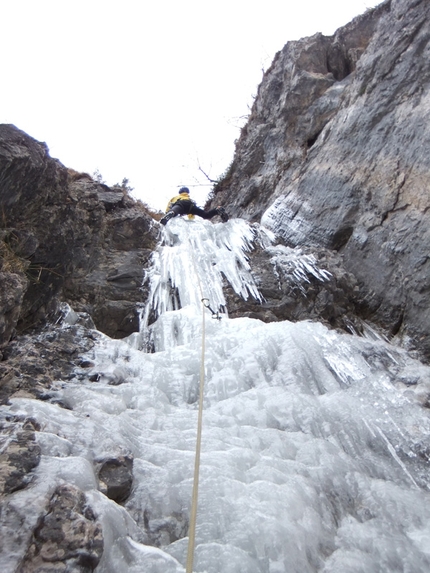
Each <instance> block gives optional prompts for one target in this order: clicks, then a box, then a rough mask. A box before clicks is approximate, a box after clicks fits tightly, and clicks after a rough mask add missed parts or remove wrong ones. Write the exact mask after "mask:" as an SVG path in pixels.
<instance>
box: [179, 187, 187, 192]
mask: <svg viewBox="0 0 430 573" xmlns="http://www.w3.org/2000/svg"><path fill="white" fill-rule="evenodd" d="M179 193H188V194H189V193H190V190H189V189H188V187H181V188H180V189H179Z"/></svg>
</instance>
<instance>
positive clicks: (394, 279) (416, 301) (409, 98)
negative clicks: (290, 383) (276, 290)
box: [212, 0, 430, 358]
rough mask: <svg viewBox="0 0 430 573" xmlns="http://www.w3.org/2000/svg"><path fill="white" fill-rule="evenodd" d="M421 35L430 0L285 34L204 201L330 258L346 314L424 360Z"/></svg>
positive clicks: (429, 238)
mask: <svg viewBox="0 0 430 573" xmlns="http://www.w3.org/2000/svg"><path fill="white" fill-rule="evenodd" d="M429 39H430V6H429V4H428V2H425V1H419V0H418V1H415V0H414V1H411V0H392V1H387V2H384V3H382V4H380V5H379V6H378V7H377V8H376V9H374V10H370V11H368V12H366V13H365V14H364V15H362V16H359V17H358V18H356V19H355V20H353V21H352V22H351V23H350V24H348V25H347V26H345V27H343V28H341V29H340V30H338V31H337V32H336V33H335V34H334V35H333V36H332V37H325V36H322V35H321V34H317V35H315V36H312V37H310V38H304V39H302V40H300V41H298V42H289V43H288V44H287V45H286V46H285V47H284V48H283V50H282V51H280V52H279V53H278V54H277V55H276V57H275V59H274V61H273V64H272V66H271V68H270V69H269V70H268V71H267V72H266V73H265V75H264V78H263V81H262V83H261V85H260V88H259V90H258V95H257V97H256V100H255V102H254V105H253V108H252V112H251V115H250V117H249V120H248V122H247V124H246V125H245V126H244V128H243V129H242V133H241V136H240V138H239V140H238V141H237V144H236V152H235V156H234V160H233V162H232V164H231V166H230V168H229V170H228V172H227V173H226V175H225V177H224V178H223V179H222V180H221V181H220V182H219V183H218V184H217V185H216V187H215V189H214V196H213V198H212V203H213V204H222V205H224V206H226V207H227V208H228V210H229V212H230V214H232V215H233V216H234V215H236V216H240V217H244V218H246V219H249V220H251V221H258V222H260V221H262V222H263V223H264V224H265V225H266V226H268V227H269V228H271V229H272V230H273V231H275V233H276V234H277V235H278V237H279V238H280V239H282V240H283V241H285V243H286V244H287V245H289V246H293V247H295V246H300V247H302V248H308V249H311V250H312V251H313V252H315V253H318V252H320V251H321V249H327V250H328V251H330V252H332V253H335V254H336V255H338V256H339V259H340V261H341V264H342V265H343V268H344V271H345V273H347V274H348V275H352V277H354V279H355V281H356V283H357V290H356V292H355V293H352V292H350V293H349V297H350V299H351V303H352V304H353V307H354V313H355V314H356V315H357V316H359V317H361V318H364V319H366V320H370V321H372V322H374V323H375V324H378V325H379V326H381V327H382V328H383V329H384V330H385V331H386V333H387V334H388V335H389V336H394V335H397V336H398V338H399V340H402V342H403V343H405V344H406V345H409V347H410V348H417V349H418V350H419V351H420V352H421V353H423V354H424V355H425V356H426V357H427V358H429V357H430V337H429V334H430V332H429V329H430V314H429V313H430V310H429V308H430V304H429V303H430V299H429V297H430V289H429V278H428V277H429V275H430V261H429V257H428V252H429V246H430V231H429V228H430V220H429V218H430V211H429V206H430V203H429V194H428V190H427V186H428V181H427V179H428V171H429V155H428V151H427V150H428V146H429V138H430V131H429V129H428V125H429V114H430V90H429V79H430V75H429V74H430V72H429V65H428V62H429V56H430V47H429ZM285 318H288V316H286V317H285Z"/></svg>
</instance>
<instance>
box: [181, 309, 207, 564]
mask: <svg viewBox="0 0 430 573" xmlns="http://www.w3.org/2000/svg"><path fill="white" fill-rule="evenodd" d="M204 300H205V299H202V309H203V313H202V354H201V360H200V391H199V394H200V396H199V414H198V422H197V440H196V457H195V460H194V480H193V494H192V498H191V513H190V528H189V531H188V554H187V567H186V573H192V571H193V561H194V547H195V539H196V521H197V504H198V493H199V475H200V452H201V445H202V424H203V390H204V384H205V308H206V306H205V304H204V302H203V301H204Z"/></svg>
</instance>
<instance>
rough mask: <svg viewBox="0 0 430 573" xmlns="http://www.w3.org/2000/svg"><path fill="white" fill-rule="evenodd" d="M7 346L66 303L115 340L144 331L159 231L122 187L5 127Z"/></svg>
mask: <svg viewBox="0 0 430 573" xmlns="http://www.w3.org/2000/svg"><path fill="white" fill-rule="evenodd" d="M0 209H1V211H0V212H1V230H0V233H1V234H0V255H1V257H0V260H1V267H0V280H1V283H2V289H1V293H2V294H1V295H0V296H1V299H0V302H1V307H0V337H1V339H0V345H1V346H4V345H5V344H7V342H8V341H9V339H10V338H11V336H12V334H13V332H14V331H15V330H17V331H18V332H24V331H27V330H28V329H31V328H33V327H40V326H43V324H45V323H46V321H47V320H50V319H51V320H52V319H54V317H55V315H56V313H57V312H58V307H59V304H60V303H61V302H69V303H70V304H71V305H72V307H73V308H74V310H76V311H77V312H86V313H89V314H90V315H91V316H92V318H93V320H94V322H95V325H96V327H97V328H98V329H99V330H101V331H102V332H105V333H106V334H108V335H109V336H112V337H123V336H126V335H128V334H130V333H131V332H134V331H136V330H138V314H137V309H136V305H137V303H139V302H142V301H143V300H144V293H143V292H142V290H141V289H140V287H141V285H142V279H143V266H144V264H145V262H146V261H147V260H148V258H149V256H150V253H151V252H152V249H153V248H154V246H155V243H156V236H157V230H156V227H155V226H154V222H153V219H152V218H151V217H150V216H149V215H148V214H147V213H146V211H145V209H144V208H143V206H142V204H140V203H138V202H136V201H134V200H133V199H131V198H130V197H129V196H128V195H127V194H126V193H124V192H123V190H122V189H120V188H114V189H110V188H109V187H107V186H105V185H102V184H100V183H97V182H96V181H93V180H92V179H91V177H90V176H88V175H86V174H79V173H76V172H73V171H71V170H68V169H66V168H65V167H64V166H63V165H62V164H61V163H60V162H59V161H57V160H55V159H52V158H51V157H50V156H49V153H48V149H47V147H46V145H45V144H44V143H39V142H37V141H35V140H34V139H32V138H31V137H29V136H28V135H26V134H25V133H23V132H22V131H20V130H18V129H17V128H15V127H14V126H12V125H1V126H0Z"/></svg>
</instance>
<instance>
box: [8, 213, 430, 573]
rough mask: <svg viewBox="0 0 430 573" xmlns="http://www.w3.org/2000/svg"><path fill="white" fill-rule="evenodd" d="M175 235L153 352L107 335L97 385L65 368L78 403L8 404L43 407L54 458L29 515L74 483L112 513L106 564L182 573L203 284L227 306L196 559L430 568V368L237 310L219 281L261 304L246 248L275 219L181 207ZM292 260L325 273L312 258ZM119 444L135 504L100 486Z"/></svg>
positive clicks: (212, 352)
mask: <svg viewBox="0 0 430 573" xmlns="http://www.w3.org/2000/svg"><path fill="white" fill-rule="evenodd" d="M163 235H164V239H163V243H162V244H160V246H159V248H158V250H157V252H156V253H155V255H154V261H153V267H152V270H151V271H150V276H149V282H150V286H151V293H150V299H149V303H150V305H149V307H148V309H147V312H146V314H145V315H144V316H143V317H142V325H143V326H142V336H141V338H140V343H141V342H142V337H143V338H145V337H146V339H148V340H150V343H151V347H152V352H151V353H145V352H143V351H142V350H139V344H140V343H139V341H138V340H137V337H134V338H132V339H130V340H129V341H115V340H111V339H109V338H108V337H106V336H102V335H100V339H99V342H98V344H97V345H96V347H95V349H94V350H93V351H92V353H91V355H90V356H89V358H91V360H92V361H93V362H94V363H95V367H94V369H93V372H97V373H99V374H100V378H99V381H98V382H89V380H88V379H84V380H81V381H79V382H76V383H71V382H67V383H63V382H62V381H59V382H58V392H57V394H58V397H59V398H60V399H61V401H62V402H63V403H66V404H67V405H68V406H69V407H70V410H65V409H64V408H60V407H59V406H58V405H56V404H52V403H47V402H40V401H36V400H31V399H26V398H21V399H15V400H13V403H12V405H11V407H10V410H11V411H12V412H13V413H21V414H24V415H29V416H32V417H34V418H36V419H37V420H38V422H39V424H40V426H41V430H40V432H39V435H38V440H39V443H40V445H41V447H42V449H43V454H44V456H43V462H42V463H41V465H40V466H39V468H38V469H37V471H36V478H37V479H36V480H35V482H34V484H33V486H32V487H31V488H27V490H23V491H21V492H16V494H14V495H15V499H14V503H15V511H16V512H17V513H18V514H20V512H21V514H20V515H21V517H22V520H23V521H24V522H25V519H26V517H25V514H26V511H25V508H26V507H27V506H28V505H31V504H32V503H33V504H34V503H36V500H37V499H40V496H43V495H47V493H48V491H49V490H52V488H53V487H54V486H55V485H56V484H57V483H59V482H61V481H66V482H68V483H73V484H76V485H77V486H78V487H80V488H81V489H82V490H84V491H85V492H86V494H87V497H88V500H89V503H90V504H91V506H92V507H93V509H94V510H95V511H96V513H97V514H98V516H99V519H100V520H101V521H102V524H103V533H104V538H105V551H104V554H103V557H102V560H101V562H100V564H99V565H98V567H97V569H96V571H97V573H141V572H143V571H145V573H161V572H163V573H183V571H184V563H185V559H186V550H187V528H188V517H189V509H190V497H191V489H192V475H193V463H194V448H195V438H196V426H197V410H196V405H197V399H198V384H199V372H200V348H201V335H202V331H201V328H202V327H201V325H202V319H201V314H202V309H201V299H202V298H203V297H205V298H207V299H208V300H209V302H210V306H211V308H212V309H213V310H215V311H218V310H221V312H222V314H223V318H222V320H220V321H218V320H211V312H210V311H209V310H206V316H207V318H208V320H206V334H205V336H206V354H205V372H206V381H205V395H204V405H205V410H204V415H203V446H202V447H203V452H202V460H201V461H202V466H201V478H200V497H199V509H198V517H197V534H196V552H195V558H194V570H195V572H196V573H220V572H222V573H314V572H321V573H339V572H341V571H342V572H346V573H359V572H360V573H382V572H384V573H385V572H387V571H390V572H405V573H406V572H410V573H421V572H422V573H424V572H428V571H429V570H430V503H429V501H430V499H429V475H428V469H429V462H428V460H429V447H428V436H429V430H430V423H429V416H428V409H426V408H424V407H423V404H424V403H425V402H426V400H427V396H428V394H429V390H430V371H429V368H428V367H426V366H424V365H422V364H421V363H420V362H418V361H416V360H414V359H412V358H411V357H409V356H408V354H407V353H406V352H405V351H403V350H402V349H400V348H398V347H396V346H394V345H390V344H389V343H387V342H385V341H383V340H380V339H377V338H372V339H371V338H359V337H356V336H351V335H346V334H339V333H337V332H334V331H330V330H328V329H327V328H326V327H325V326H323V325H322V324H318V323H311V322H302V323H296V324H293V323H290V322H278V323H270V324H265V323H263V322H261V321H258V320H252V319H248V318H239V319H234V320H233V319H229V318H228V309H226V302H225V299H224V296H223V291H222V285H223V282H224V281H229V282H230V283H231V285H232V286H233V288H234V290H235V291H236V292H237V293H239V294H241V295H242V296H244V297H246V296H252V297H254V298H256V299H257V300H261V297H260V294H259V292H258V285H256V284H255V283H254V281H253V279H252V273H251V271H250V269H249V265H248V261H247V257H246V251H247V249H250V248H252V243H253V241H255V240H258V241H262V243H263V244H267V246H268V247H269V243H270V234H269V233H266V232H264V231H263V230H261V229H260V230H259V231H258V232H257V231H256V230H253V229H252V228H251V227H250V226H249V225H247V224H246V223H245V222H244V221H241V220H231V221H229V222H228V223H227V224H225V225H222V224H215V225H212V224H211V223H208V222H205V221H202V222H200V221H194V222H191V223H189V222H187V221H185V220H180V219H177V220H176V219H175V220H172V221H171V222H170V223H169V225H168V226H167V228H166V230H165V231H163ZM269 250H270V249H269ZM281 250H282V249H281ZM278 252H279V257H280V258H282V257H284V258H285V257H286V256H287V254H288V253H287V249H284V251H283V252H282V253H281V252H280V251H279V249H278ZM271 253H272V255H273V249H272V250H271ZM289 260H290V261H291V260H294V261H296V266H297V269H296V270H297V271H298V272H299V274H300V270H301V271H302V272H304V271H303V269H306V268H307V269H308V271H309V272H313V273H314V274H315V276H320V278H321V280H324V273H323V272H319V271H318V269H316V268H310V266H312V265H311V262H310V261H309V260H303V261H302V263H303V265H302V267H301V269H300V266H301V259H300V256H296V257H290V258H289ZM291 272H295V271H294V269H292V271H291ZM151 315H152V318H151V319H150V316H151ZM155 317H157V319H156V320H155V322H153V323H152V324H149V323H150V322H151V320H153V319H154V318H155ZM140 346H141V344H140ZM121 453H122V454H124V453H126V454H129V455H132V456H133V458H134V466H133V477H134V483H133V489H132V493H131V496H130V497H129V498H128V499H127V501H126V502H125V503H124V504H123V506H120V505H118V504H116V503H114V502H113V501H111V500H108V499H107V498H106V497H105V496H104V495H103V494H102V493H101V492H100V491H99V490H98V486H97V475H96V472H95V469H94V467H95V466H94V462H96V461H100V460H103V459H106V458H108V457H112V456H113V455H117V454H121Z"/></svg>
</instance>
